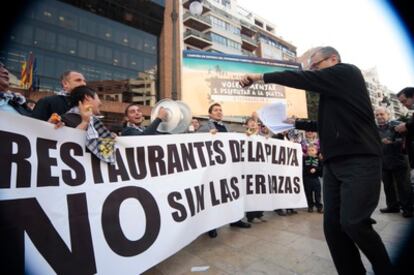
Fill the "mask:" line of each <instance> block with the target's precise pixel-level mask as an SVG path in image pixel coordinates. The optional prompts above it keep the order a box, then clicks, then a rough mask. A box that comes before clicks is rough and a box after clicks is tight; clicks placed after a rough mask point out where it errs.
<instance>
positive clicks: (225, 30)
mask: <svg viewBox="0 0 414 275" xmlns="http://www.w3.org/2000/svg"><path fill="white" fill-rule="evenodd" d="M201 2H202V6H203V9H202V12H201V15H196V14H192V13H191V12H190V4H191V3H192V0H183V16H182V24H183V41H184V49H186V50H202V51H208V52H218V53H225V54H235V55H245V56H256V57H261V58H268V59H276V60H285V61H296V47H295V46H294V45H292V44H290V43H289V42H287V41H285V40H283V39H282V38H281V37H278V36H277V35H276V28H275V26H274V25H273V24H272V23H270V22H269V21H267V20H265V19H263V18H261V17H260V16H258V15H255V14H253V13H252V12H249V11H247V10H245V9H244V8H242V7H241V6H239V5H238V3H237V0H204V1H201Z"/></svg>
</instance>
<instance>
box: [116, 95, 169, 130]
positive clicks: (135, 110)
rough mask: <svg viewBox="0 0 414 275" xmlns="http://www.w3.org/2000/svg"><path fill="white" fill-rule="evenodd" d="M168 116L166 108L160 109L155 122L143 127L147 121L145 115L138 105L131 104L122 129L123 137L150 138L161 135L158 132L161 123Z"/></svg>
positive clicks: (126, 112)
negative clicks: (143, 123)
mask: <svg viewBox="0 0 414 275" xmlns="http://www.w3.org/2000/svg"><path fill="white" fill-rule="evenodd" d="M167 116H168V112H167V110H166V109H165V108H163V107H160V108H159V110H158V115H157V117H156V118H155V119H154V121H153V122H152V123H151V124H150V125H149V126H148V127H144V126H142V125H141V124H142V122H143V121H144V120H145V117H144V114H143V113H142V111H141V108H140V107H139V105H138V104H137V103H131V104H129V105H128V106H127V107H126V109H125V118H124V119H125V123H124V127H123V128H122V133H121V135H122V136H150V135H157V134H159V133H158V131H157V128H158V126H159V125H160V123H161V122H162V121H163V120H165V119H166V118H167Z"/></svg>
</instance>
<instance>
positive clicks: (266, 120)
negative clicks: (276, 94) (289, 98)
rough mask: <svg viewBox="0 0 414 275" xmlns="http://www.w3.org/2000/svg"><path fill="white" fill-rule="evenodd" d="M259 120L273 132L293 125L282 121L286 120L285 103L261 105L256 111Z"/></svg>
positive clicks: (290, 127)
mask: <svg viewBox="0 0 414 275" xmlns="http://www.w3.org/2000/svg"><path fill="white" fill-rule="evenodd" d="M257 114H258V115H259V118H260V120H261V121H262V122H263V124H264V125H266V127H267V128H269V130H270V131H272V132H273V133H274V134H277V133H280V132H284V131H287V130H290V129H294V128H295V127H294V126H293V125H292V124H289V123H285V122H283V121H284V120H286V118H287V116H286V104H285V103H282V102H276V103H272V104H268V105H265V106H263V107H262V108H261V109H260V110H258V111H257Z"/></svg>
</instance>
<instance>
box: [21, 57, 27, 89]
mask: <svg viewBox="0 0 414 275" xmlns="http://www.w3.org/2000/svg"><path fill="white" fill-rule="evenodd" d="M26 69H27V62H26V61H23V62H22V71H21V73H20V87H22V88H24V87H25V85H26V82H27V79H26V78H27V71H26Z"/></svg>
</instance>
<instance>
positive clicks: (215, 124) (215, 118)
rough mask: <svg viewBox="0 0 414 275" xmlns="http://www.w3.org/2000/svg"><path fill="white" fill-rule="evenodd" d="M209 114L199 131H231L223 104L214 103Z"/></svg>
mask: <svg viewBox="0 0 414 275" xmlns="http://www.w3.org/2000/svg"><path fill="white" fill-rule="evenodd" d="M208 116H209V117H210V119H209V120H208V122H207V124H206V125H203V126H201V127H200V128H199V129H198V132H200V133H205V132H210V133H212V134H215V133H217V132H229V131H230V130H229V128H228V127H227V125H225V124H224V123H223V122H222V119H223V110H222V109H221V105H220V104H218V103H214V104H212V105H211V106H210V107H209V108H208ZM230 226H237V227H240V228H250V227H251V225H250V224H248V223H245V222H243V221H242V220H239V221H237V222H233V223H230ZM208 235H209V236H210V237H211V238H215V237H217V229H213V230H210V231H209V232H208Z"/></svg>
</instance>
